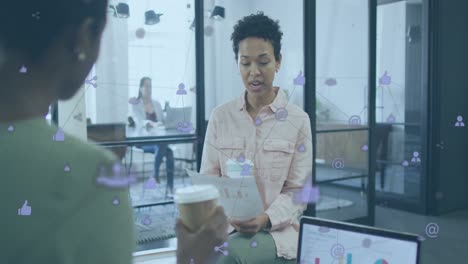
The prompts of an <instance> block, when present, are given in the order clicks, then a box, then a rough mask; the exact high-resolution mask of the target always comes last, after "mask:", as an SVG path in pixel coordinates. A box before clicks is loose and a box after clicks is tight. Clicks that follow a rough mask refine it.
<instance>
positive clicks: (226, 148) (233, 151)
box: [216, 137, 245, 175]
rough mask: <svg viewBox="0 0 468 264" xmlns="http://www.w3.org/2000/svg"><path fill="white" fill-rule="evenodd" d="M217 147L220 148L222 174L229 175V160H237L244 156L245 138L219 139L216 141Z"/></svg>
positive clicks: (219, 157)
mask: <svg viewBox="0 0 468 264" xmlns="http://www.w3.org/2000/svg"><path fill="white" fill-rule="evenodd" d="M216 147H217V148H218V151H219V152H218V159H219V163H220V166H221V174H222V175H227V168H226V162H227V160H228V159H234V160H237V158H239V156H240V155H241V154H242V155H245V154H244V148H245V144H244V138H239V137H219V138H217V139H216Z"/></svg>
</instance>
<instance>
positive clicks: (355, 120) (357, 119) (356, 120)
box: [348, 115, 361, 126]
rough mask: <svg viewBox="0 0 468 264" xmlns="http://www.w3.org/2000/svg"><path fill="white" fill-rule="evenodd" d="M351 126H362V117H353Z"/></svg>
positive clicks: (350, 119)
mask: <svg viewBox="0 0 468 264" xmlns="http://www.w3.org/2000/svg"><path fill="white" fill-rule="evenodd" d="M348 122H349V124H350V125H354V126H355V125H360V124H361V117H360V116H357V115H353V116H351V117H350V118H349V120H348Z"/></svg>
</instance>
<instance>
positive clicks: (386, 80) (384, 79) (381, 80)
mask: <svg viewBox="0 0 468 264" xmlns="http://www.w3.org/2000/svg"><path fill="white" fill-rule="evenodd" d="M390 83H392V78H391V77H390V76H389V75H388V72H387V71H385V73H384V75H383V76H382V77H380V78H379V84H380V85H390Z"/></svg>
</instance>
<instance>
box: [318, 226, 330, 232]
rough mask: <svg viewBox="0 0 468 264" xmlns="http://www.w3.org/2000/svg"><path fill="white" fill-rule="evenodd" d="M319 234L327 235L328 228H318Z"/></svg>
mask: <svg viewBox="0 0 468 264" xmlns="http://www.w3.org/2000/svg"><path fill="white" fill-rule="evenodd" d="M319 232H320V233H328V232H330V228H328V227H327V226H321V227H319Z"/></svg>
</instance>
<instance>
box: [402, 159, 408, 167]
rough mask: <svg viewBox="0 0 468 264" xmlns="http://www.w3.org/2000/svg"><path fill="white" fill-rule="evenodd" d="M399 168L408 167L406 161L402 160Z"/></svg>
mask: <svg viewBox="0 0 468 264" xmlns="http://www.w3.org/2000/svg"><path fill="white" fill-rule="evenodd" d="M401 166H403V167H408V166H409V162H408V161H407V160H404V161H403V162H402V163H401Z"/></svg>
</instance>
